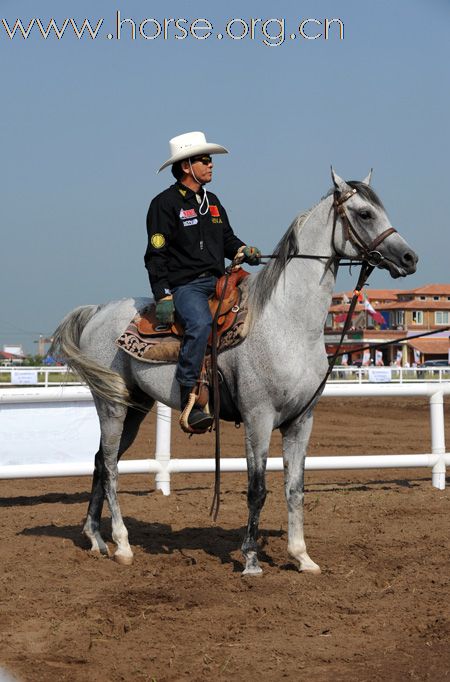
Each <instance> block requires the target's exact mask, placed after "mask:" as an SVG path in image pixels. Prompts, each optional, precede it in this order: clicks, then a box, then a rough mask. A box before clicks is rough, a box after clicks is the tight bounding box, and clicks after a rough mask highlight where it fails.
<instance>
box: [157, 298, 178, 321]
mask: <svg viewBox="0 0 450 682" xmlns="http://www.w3.org/2000/svg"><path fill="white" fill-rule="evenodd" d="M174 313H175V306H174V304H173V299H172V296H165V297H164V298H160V299H159V301H158V302H157V304H156V318H157V320H158V322H161V324H172V323H173V321H174Z"/></svg>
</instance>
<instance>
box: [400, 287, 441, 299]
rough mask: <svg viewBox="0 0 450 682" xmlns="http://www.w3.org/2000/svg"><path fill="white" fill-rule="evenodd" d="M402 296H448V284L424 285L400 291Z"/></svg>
mask: <svg viewBox="0 0 450 682" xmlns="http://www.w3.org/2000/svg"><path fill="white" fill-rule="evenodd" d="M401 293H402V294H409V293H411V294H422V295H427V294H428V296H438V295H439V294H440V295H441V296H450V284H425V285H424V286H423V287H417V288H416V289H409V290H408V291H402V292H401Z"/></svg>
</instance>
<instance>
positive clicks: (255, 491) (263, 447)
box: [241, 419, 271, 575]
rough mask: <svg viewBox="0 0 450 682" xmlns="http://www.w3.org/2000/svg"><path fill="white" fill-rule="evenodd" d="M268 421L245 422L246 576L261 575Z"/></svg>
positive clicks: (268, 433)
mask: <svg viewBox="0 0 450 682" xmlns="http://www.w3.org/2000/svg"><path fill="white" fill-rule="evenodd" d="M267 424H268V420H266V419H264V420H262V419H259V420H257V421H252V423H251V424H249V423H247V422H246V425H245V431H246V433H245V444H246V453H247V473H248V489H247V504H248V525H247V532H246V535H245V538H244V542H243V543H242V548H241V549H242V553H243V555H244V559H245V569H244V571H243V573H242V574H243V575H259V574H260V573H262V568H261V566H260V565H259V562H258V554H257V549H258V548H257V542H256V541H257V537H258V526H259V516H260V513H261V510H262V508H263V505H264V502H265V499H266V462H267V455H268V452H269V444H270V434H271V429H269V430H268V426H267Z"/></svg>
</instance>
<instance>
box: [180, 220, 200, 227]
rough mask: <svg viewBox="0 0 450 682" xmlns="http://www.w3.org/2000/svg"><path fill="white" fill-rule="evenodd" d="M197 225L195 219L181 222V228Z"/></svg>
mask: <svg viewBox="0 0 450 682" xmlns="http://www.w3.org/2000/svg"><path fill="white" fill-rule="evenodd" d="M197 223H198V220H197V218H194V219H193V220H183V227H190V225H197Z"/></svg>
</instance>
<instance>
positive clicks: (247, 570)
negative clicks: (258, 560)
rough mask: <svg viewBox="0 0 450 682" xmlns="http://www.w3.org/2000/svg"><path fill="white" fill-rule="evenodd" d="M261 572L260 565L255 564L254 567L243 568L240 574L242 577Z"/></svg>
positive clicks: (260, 573)
mask: <svg viewBox="0 0 450 682" xmlns="http://www.w3.org/2000/svg"><path fill="white" fill-rule="evenodd" d="M262 572H263V570H262V568H261V566H257V567H256V568H253V567H250V568H245V569H244V570H243V571H242V573H241V575H242V577H244V576H247V575H249V576H254V575H262Z"/></svg>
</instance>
